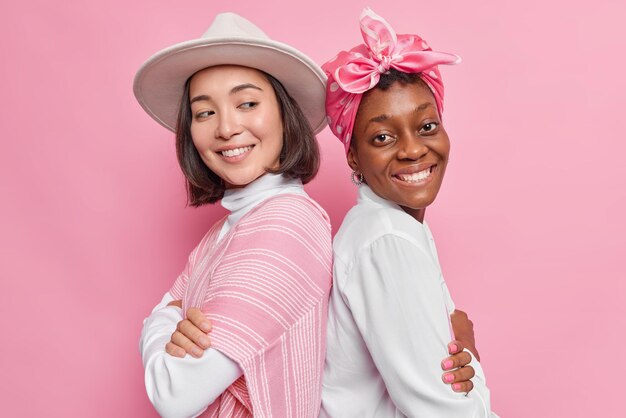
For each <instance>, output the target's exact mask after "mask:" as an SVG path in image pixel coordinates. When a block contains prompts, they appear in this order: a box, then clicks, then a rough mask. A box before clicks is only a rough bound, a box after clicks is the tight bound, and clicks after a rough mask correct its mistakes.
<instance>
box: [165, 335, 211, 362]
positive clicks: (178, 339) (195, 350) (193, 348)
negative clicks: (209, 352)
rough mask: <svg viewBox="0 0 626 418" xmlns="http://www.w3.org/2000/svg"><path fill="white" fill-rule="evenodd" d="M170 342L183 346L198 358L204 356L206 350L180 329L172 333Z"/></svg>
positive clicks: (187, 351)
mask: <svg viewBox="0 0 626 418" xmlns="http://www.w3.org/2000/svg"><path fill="white" fill-rule="evenodd" d="M170 342H171V343H172V344H174V345H177V346H178V347H180V348H182V349H183V350H185V352H186V353H189V354H191V355H192V356H194V357H196V358H200V357H202V354H203V353H204V350H203V349H202V348H200V347H198V346H197V345H195V344H194V343H193V341H191V340H190V339H189V338H187V337H186V336H185V335H183V334H182V333H181V332H179V331H175V332H174V333H173V334H172V339H171V341H170Z"/></svg>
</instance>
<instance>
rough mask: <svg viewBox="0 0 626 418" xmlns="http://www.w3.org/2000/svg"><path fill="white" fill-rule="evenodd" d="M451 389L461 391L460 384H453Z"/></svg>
mask: <svg viewBox="0 0 626 418" xmlns="http://www.w3.org/2000/svg"><path fill="white" fill-rule="evenodd" d="M452 389H453V390H461V384H460V383H455V384H453V385H452Z"/></svg>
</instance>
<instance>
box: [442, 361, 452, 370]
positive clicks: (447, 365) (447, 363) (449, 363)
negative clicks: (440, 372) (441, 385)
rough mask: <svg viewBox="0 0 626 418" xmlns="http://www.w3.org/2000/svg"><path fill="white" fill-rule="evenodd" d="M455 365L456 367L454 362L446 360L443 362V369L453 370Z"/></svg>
mask: <svg viewBox="0 0 626 418" xmlns="http://www.w3.org/2000/svg"><path fill="white" fill-rule="evenodd" d="M453 365H454V362H453V361H452V360H445V361H444V362H443V369H444V370H448V369H451V368H452V366H453Z"/></svg>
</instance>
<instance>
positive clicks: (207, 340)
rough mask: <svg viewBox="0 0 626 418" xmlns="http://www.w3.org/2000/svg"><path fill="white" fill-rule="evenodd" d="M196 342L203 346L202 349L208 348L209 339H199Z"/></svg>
mask: <svg viewBox="0 0 626 418" xmlns="http://www.w3.org/2000/svg"><path fill="white" fill-rule="evenodd" d="M198 342H199V343H200V344H201V345H202V346H203V347H208V346H209V343H210V342H209V337H200V338H199V340H198Z"/></svg>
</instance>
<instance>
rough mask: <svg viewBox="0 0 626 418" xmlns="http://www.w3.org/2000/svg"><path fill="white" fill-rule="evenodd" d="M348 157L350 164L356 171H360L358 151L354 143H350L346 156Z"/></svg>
mask: <svg viewBox="0 0 626 418" xmlns="http://www.w3.org/2000/svg"><path fill="white" fill-rule="evenodd" d="M346 158H347V159H348V165H349V166H350V168H351V169H353V170H354V171H357V172H360V170H359V163H358V156H357V152H356V150H355V149H354V146H353V145H350V148H348V155H347V156H346Z"/></svg>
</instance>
